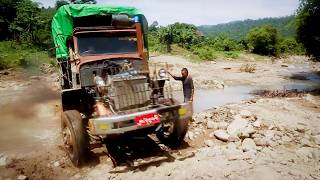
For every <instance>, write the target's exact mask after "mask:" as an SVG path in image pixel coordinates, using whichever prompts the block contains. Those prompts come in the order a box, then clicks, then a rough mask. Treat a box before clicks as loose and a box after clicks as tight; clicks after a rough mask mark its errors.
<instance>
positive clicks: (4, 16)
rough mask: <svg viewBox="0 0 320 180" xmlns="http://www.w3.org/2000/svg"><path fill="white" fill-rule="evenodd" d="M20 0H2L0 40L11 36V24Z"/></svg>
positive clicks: (0, 4) (0, 5)
mask: <svg viewBox="0 0 320 180" xmlns="http://www.w3.org/2000/svg"><path fill="white" fill-rule="evenodd" d="M19 2H20V0H16V1H12V0H1V1H0V40H5V39H7V38H11V37H12V34H11V33H10V31H9V25H10V23H11V22H12V21H13V20H14V18H15V17H16V9H17V5H18V4H19Z"/></svg>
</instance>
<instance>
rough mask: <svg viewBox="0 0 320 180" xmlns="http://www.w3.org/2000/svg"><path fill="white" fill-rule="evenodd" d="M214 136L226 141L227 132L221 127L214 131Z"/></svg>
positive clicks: (227, 137)
mask: <svg viewBox="0 0 320 180" xmlns="http://www.w3.org/2000/svg"><path fill="white" fill-rule="evenodd" d="M214 136H215V137H216V138H217V139H219V140H221V141H228V139H229V134H228V133H227V132H226V131H225V130H222V129H219V130H216V131H214Z"/></svg>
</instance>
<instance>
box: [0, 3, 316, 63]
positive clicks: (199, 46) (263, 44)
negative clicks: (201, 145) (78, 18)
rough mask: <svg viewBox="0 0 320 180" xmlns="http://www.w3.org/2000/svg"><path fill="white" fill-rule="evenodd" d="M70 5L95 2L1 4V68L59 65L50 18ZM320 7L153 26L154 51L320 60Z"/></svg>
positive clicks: (212, 56) (196, 55)
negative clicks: (223, 21) (200, 23)
mask: <svg viewBox="0 0 320 180" xmlns="http://www.w3.org/2000/svg"><path fill="white" fill-rule="evenodd" d="M69 3H87V4H95V3H96V1H95V0H71V1H66V0H58V1H56V3H55V7H48V8H45V7H42V6H41V5H40V4H39V3H37V2H34V1H31V0H17V1H11V0H2V1H0V7H1V9H0V12H1V13H0V69H6V68H12V67H23V66H29V65H32V64H33V63H37V62H38V61H41V62H42V61H44V62H49V63H52V64H54V63H55V61H54V59H53V58H52V57H53V54H54V53H53V50H52V49H53V43H52V38H51V19H52V16H53V15H54V13H55V11H56V10H57V9H58V8H59V7H60V6H62V5H65V4H69ZM319 7H320V2H319V1H317V0H301V1H300V7H299V8H298V10H297V11H296V13H295V14H294V15H292V16H287V17H279V18H264V19H259V20H245V21H236V22H231V23H227V24H219V25H212V26H211V25H210V26H209V25H203V26H199V27H197V26H195V25H192V24H186V23H181V22H177V23H174V24H171V25H168V26H159V25H158V23H157V22H153V23H150V22H149V23H150V25H149V48H150V50H151V51H152V52H157V53H178V54H183V55H187V56H190V57H191V58H194V59H197V60H215V59H217V58H219V57H223V58H231V59H232V58H233V59H234V58H237V57H238V56H239V54H240V53H255V54H259V55H267V56H282V55H292V54H294V55H295V54H298V55H308V56H310V57H311V58H312V59H315V60H319V58H320V54H319V53H320V50H319V49H320V41H319V39H320V27H319V26H320V25H319V23H318V22H317V21H318V19H319V17H320V8H319ZM48 52H49V53H48ZM48 55H49V57H48ZM50 56H51V57H50ZM35 57H36V58H35ZM35 59H36V60H35ZM35 61H37V62H35Z"/></svg>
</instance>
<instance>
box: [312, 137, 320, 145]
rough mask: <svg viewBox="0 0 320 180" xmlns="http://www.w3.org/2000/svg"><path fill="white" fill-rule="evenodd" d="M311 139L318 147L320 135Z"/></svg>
mask: <svg viewBox="0 0 320 180" xmlns="http://www.w3.org/2000/svg"><path fill="white" fill-rule="evenodd" d="M312 139H313V141H314V142H315V143H316V144H317V145H320V135H316V136H313V137H312Z"/></svg>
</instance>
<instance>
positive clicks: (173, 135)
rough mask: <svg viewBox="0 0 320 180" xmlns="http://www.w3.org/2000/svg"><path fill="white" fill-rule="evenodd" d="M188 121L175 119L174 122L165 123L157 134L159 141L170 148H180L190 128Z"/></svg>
mask: <svg viewBox="0 0 320 180" xmlns="http://www.w3.org/2000/svg"><path fill="white" fill-rule="evenodd" d="M188 124H189V122H188V121H187V120H181V119H178V118H177V119H175V120H174V121H173V122H167V123H163V124H162V127H161V128H160V130H159V131H158V132H157V134H156V135H157V137H158V139H159V140H160V141H161V142H163V143H165V144H168V145H170V146H179V145H180V144H181V142H182V141H183V139H184V137H185V135H186V133H187V131H188V127H189V125H188Z"/></svg>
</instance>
